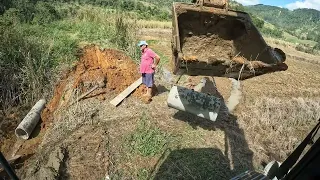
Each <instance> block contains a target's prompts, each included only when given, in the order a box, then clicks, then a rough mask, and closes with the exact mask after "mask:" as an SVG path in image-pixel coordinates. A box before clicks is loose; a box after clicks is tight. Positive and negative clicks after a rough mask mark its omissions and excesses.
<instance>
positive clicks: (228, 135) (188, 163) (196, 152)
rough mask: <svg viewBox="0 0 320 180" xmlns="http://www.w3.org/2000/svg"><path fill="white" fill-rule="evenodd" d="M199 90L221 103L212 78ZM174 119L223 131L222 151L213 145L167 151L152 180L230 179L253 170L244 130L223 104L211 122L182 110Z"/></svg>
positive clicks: (251, 156) (250, 152) (197, 126)
mask: <svg viewBox="0 0 320 180" xmlns="http://www.w3.org/2000/svg"><path fill="white" fill-rule="evenodd" d="M202 92H205V93H210V94H213V95H215V96H217V97H219V98H221V101H222V102H224V99H223V97H222V96H221V94H220V93H219V92H218V91H217V88H216V86H215V83H214V81H209V82H208V81H207V84H206V87H205V88H204V89H203V91H202ZM174 118H175V119H177V120H180V121H184V122H186V123H188V124H190V126H192V127H193V128H194V129H197V128H203V129H206V130H216V129H220V130H223V131H224V133H225V139H224V140H225V148H224V149H225V152H222V151H221V150H220V149H216V148H190V149H189V148H188V149H178V150H173V151H170V150H168V152H166V153H165V154H164V155H163V157H162V159H160V160H159V162H158V164H157V166H156V168H155V170H154V172H153V176H154V177H155V179H230V178H232V177H235V176H236V175H239V174H241V173H242V172H245V171H247V170H253V164H252V158H253V152H252V151H251V150H250V149H249V147H248V143H247V141H246V139H245V136H244V131H243V130H242V129H241V128H240V127H239V125H238V123H237V117H236V116H234V115H232V114H229V112H228V109H227V107H226V105H225V104H224V103H222V106H221V109H220V112H219V116H218V118H217V120H216V121H215V122H213V121H210V120H206V119H203V118H200V117H197V116H195V115H193V114H189V113H187V112H183V111H179V112H177V113H176V114H175V115H174ZM212 138H215V137H212Z"/></svg>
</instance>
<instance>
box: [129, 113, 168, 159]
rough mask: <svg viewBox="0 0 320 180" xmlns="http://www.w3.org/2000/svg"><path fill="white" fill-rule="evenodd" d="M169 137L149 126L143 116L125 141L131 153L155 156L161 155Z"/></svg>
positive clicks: (149, 123)
mask: <svg viewBox="0 0 320 180" xmlns="http://www.w3.org/2000/svg"><path fill="white" fill-rule="evenodd" d="M169 139H170V138H169V135H168V134H166V133H165V132H163V131H162V130H160V129H159V128H157V127H155V126H154V125H152V124H151V121H150V120H149V118H148V117H147V116H146V115H143V116H142V117H141V118H140V119H139V121H138V126H137V128H136V129H135V130H134V132H133V133H132V134H131V135H130V136H129V138H128V139H127V143H126V144H128V145H129V149H130V152H131V153H135V154H139V155H141V156H144V157H146V156H155V155H157V154H161V153H162V152H164V150H165V149H166V147H167V144H168V142H169Z"/></svg>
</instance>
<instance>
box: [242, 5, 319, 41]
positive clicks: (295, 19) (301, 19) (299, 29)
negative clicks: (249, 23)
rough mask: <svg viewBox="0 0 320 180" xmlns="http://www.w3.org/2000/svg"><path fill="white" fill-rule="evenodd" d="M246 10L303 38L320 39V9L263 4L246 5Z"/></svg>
mask: <svg viewBox="0 0 320 180" xmlns="http://www.w3.org/2000/svg"><path fill="white" fill-rule="evenodd" d="M245 10H246V11H247V12H249V13H251V14H254V15H256V16H258V17H260V18H262V19H264V20H265V21H266V22H269V23H271V24H273V25H276V26H278V27H280V28H282V29H283V30H285V31H287V32H288V33H290V34H292V35H294V36H297V37H299V38H301V39H308V40H314V41H318V42H319V41H320V11H317V10H314V9H296V10H293V11H290V10H288V9H286V8H280V7H275V6H267V5H262V4H259V5H254V6H245Z"/></svg>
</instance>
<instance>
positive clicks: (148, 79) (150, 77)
mask: <svg viewBox="0 0 320 180" xmlns="http://www.w3.org/2000/svg"><path fill="white" fill-rule="evenodd" d="M142 83H143V84H145V85H146V86H147V87H148V88H152V86H153V84H154V73H142Z"/></svg>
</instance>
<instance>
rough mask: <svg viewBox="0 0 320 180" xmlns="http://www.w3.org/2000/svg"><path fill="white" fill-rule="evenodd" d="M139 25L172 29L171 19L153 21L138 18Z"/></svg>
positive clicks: (141, 26)
mask: <svg viewBox="0 0 320 180" xmlns="http://www.w3.org/2000/svg"><path fill="white" fill-rule="evenodd" d="M137 25H138V27H139V28H159V29H170V28H171V27H172V22H169V21H152V20H138V21H137Z"/></svg>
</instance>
